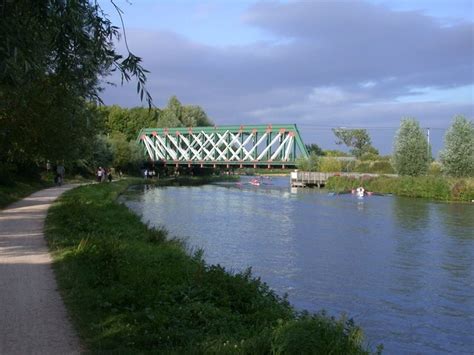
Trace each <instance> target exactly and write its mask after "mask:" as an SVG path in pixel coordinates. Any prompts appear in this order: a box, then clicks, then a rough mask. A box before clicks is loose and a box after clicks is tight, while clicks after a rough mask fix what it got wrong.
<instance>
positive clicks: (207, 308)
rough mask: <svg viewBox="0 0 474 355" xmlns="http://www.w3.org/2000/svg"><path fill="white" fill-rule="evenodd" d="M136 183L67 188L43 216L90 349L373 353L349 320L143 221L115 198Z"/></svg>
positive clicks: (61, 276)
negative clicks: (300, 307)
mask: <svg viewBox="0 0 474 355" xmlns="http://www.w3.org/2000/svg"><path fill="white" fill-rule="evenodd" d="M137 181H139V180H127V181H120V182H116V183H112V184H97V185H88V186H83V187H80V188H77V189H74V190H71V191H69V192H67V193H66V194H64V195H63V196H62V197H61V198H60V200H59V201H58V202H57V203H56V204H55V205H54V206H53V207H52V208H51V209H50V212H49V214H48V217H47V221H46V235H47V239H48V242H49V245H50V248H51V250H52V252H53V255H54V260H55V261H54V268H55V271H56V275H57V279H58V283H59V286H60V289H61V292H62V295H63V298H64V301H65V303H66V305H67V307H68V309H69V312H70V314H71V317H72V319H73V321H74V323H75V325H76V328H77V329H78V331H79V334H80V336H81V338H82V340H83V341H84V343H85V345H86V346H87V349H88V350H89V351H91V352H93V353H99V352H123V353H147V352H155V353H156V352H157V351H158V352H160V353H206V354H209V353H210V354H212V353H216V354H217V353H218V354H225V353H232V354H234V353H235V354H270V353H273V354H309V353H337V354H367V353H369V350H367V349H366V347H365V346H364V345H363V339H362V332H361V330H360V328H358V327H357V326H355V325H354V323H353V322H352V320H348V319H346V318H341V319H335V318H332V317H328V316H327V315H325V314H324V313H319V314H309V313H305V312H303V313H300V312H296V311H295V310H294V309H293V308H292V306H291V305H290V304H289V303H288V302H287V300H286V299H285V298H284V297H283V298H282V297H280V296H278V295H276V294H275V293H274V292H273V291H272V290H271V289H270V288H269V287H268V286H267V285H266V284H265V283H264V282H262V281H260V280H259V279H257V278H254V277H252V275H251V272H250V270H247V271H245V272H241V273H230V272H228V271H226V270H224V268H222V267H221V266H219V265H207V264H206V263H205V262H204V261H203V260H202V257H201V256H202V253H201V252H196V253H194V255H189V254H188V253H187V252H186V251H185V250H186V249H185V247H184V246H183V245H182V243H181V242H180V241H178V240H176V239H170V238H169V236H168V235H167V233H166V231H164V230H156V229H151V228H149V227H147V226H146V225H144V224H143V223H142V222H141V221H140V218H139V217H138V216H136V215H135V214H133V213H132V212H131V211H129V210H128V208H127V207H126V206H124V205H122V204H120V203H118V202H117V198H118V196H119V195H120V194H121V193H123V192H124V191H126V189H127V188H128V186H129V185H130V184H132V183H137ZM194 181H197V180H194ZM160 183H161V184H164V182H160ZM168 183H169V182H168Z"/></svg>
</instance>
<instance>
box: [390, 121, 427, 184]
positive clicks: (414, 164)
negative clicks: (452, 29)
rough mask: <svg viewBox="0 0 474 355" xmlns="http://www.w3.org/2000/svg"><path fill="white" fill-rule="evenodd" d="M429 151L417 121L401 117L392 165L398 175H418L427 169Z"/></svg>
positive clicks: (424, 172)
mask: <svg viewBox="0 0 474 355" xmlns="http://www.w3.org/2000/svg"><path fill="white" fill-rule="evenodd" d="M430 161H431V151H430V148H429V146H428V141H427V139H426V136H425V134H424V132H423V130H422V129H421V127H420V125H419V123H418V121H416V120H415V119H413V118H407V119H403V120H402V122H401V124H400V129H399V130H398V131H397V134H396V136H395V142H394V147H393V156H392V165H393V167H394V169H395V171H396V172H397V173H398V174H400V175H410V176H418V175H424V174H426V172H427V171H428V166H429V163H430Z"/></svg>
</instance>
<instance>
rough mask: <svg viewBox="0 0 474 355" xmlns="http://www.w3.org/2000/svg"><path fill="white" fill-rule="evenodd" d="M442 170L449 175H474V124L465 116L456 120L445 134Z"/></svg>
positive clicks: (441, 156)
mask: <svg viewBox="0 0 474 355" xmlns="http://www.w3.org/2000/svg"><path fill="white" fill-rule="evenodd" d="M440 158H441V162H442V164H443V167H442V170H443V172H444V173H446V174H447V175H451V176H456V177H462V176H474V125H473V123H472V121H468V120H467V119H466V118H465V117H463V116H458V117H455V118H454V122H453V124H452V126H451V127H450V128H449V130H448V131H447V132H446V135H445V136H444V150H443V151H442V152H441V154H440Z"/></svg>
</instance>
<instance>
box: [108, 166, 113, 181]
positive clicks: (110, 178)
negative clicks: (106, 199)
mask: <svg viewBox="0 0 474 355" xmlns="http://www.w3.org/2000/svg"><path fill="white" fill-rule="evenodd" d="M107 179H108V180H109V182H112V168H109V170H108V172H107Z"/></svg>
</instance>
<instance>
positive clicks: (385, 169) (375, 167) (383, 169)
mask: <svg viewBox="0 0 474 355" xmlns="http://www.w3.org/2000/svg"><path fill="white" fill-rule="evenodd" d="M370 172H371V173H375V174H394V173H395V170H393V166H392V164H390V162H388V161H374V162H373V163H372V166H371V167H370Z"/></svg>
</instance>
